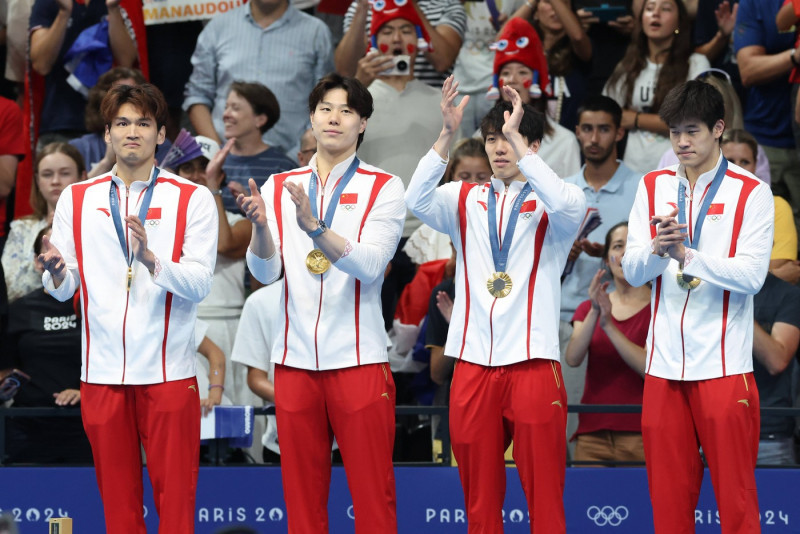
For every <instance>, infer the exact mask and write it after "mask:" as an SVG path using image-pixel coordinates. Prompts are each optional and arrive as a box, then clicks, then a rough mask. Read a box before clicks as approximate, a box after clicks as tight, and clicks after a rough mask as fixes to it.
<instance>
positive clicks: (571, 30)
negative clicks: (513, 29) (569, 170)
mask: <svg viewBox="0 0 800 534" xmlns="http://www.w3.org/2000/svg"><path fill="white" fill-rule="evenodd" d="M515 16H518V17H523V18H525V19H533V27H534V28H536V32H537V33H538V34H539V37H540V38H541V40H542V46H543V47H544V51H545V54H546V55H547V73H548V75H549V76H550V80H551V83H552V89H553V98H551V99H550V100H549V102H548V113H547V114H548V116H550V117H551V118H552V119H553V120H554V121H555V122H557V123H559V124H560V125H561V126H564V127H565V128H566V129H568V130H570V131H571V130H572V129H573V128H575V125H576V124H577V122H578V106H580V104H581V102H583V101H584V100H585V98H586V95H587V92H586V86H587V82H588V79H589V74H590V72H591V60H592V42H591V41H590V39H589V36H588V35H587V34H586V30H584V29H583V26H582V25H581V23H580V20H579V19H578V17H577V15H576V14H575V12H574V11H573V10H572V7H571V5H570V2H569V0H536V1H535V2H533V3H531V2H526V3H524V4H523V5H522V7H520V8H519V10H517V12H516V13H515Z"/></svg>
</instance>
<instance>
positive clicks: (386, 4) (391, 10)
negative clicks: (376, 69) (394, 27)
mask: <svg viewBox="0 0 800 534" xmlns="http://www.w3.org/2000/svg"><path fill="white" fill-rule="evenodd" d="M370 4H372V21H371V22H370V25H369V42H370V49H377V48H378V45H377V39H376V37H375V36H376V35H377V34H378V30H380V29H381V26H383V25H384V24H386V23H387V22H389V21H391V20H394V19H405V20H407V21H409V22H410V23H411V24H413V25H414V27H415V28H416V30H417V50H419V51H421V52H425V51H433V46H432V45H431V39H430V36H429V35H428V32H426V31H425V27H424V26H423V25H422V20H421V19H420V18H419V14H418V13H417V10H416V9H414V6H413V5H412V4H411V0H370ZM417 50H408V51H407V52H408V54H409V55H413V54H416V53H417ZM380 52H381V53H385V52H386V51H385V50H381V51H380Z"/></svg>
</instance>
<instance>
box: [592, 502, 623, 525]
mask: <svg viewBox="0 0 800 534" xmlns="http://www.w3.org/2000/svg"><path fill="white" fill-rule="evenodd" d="M586 517H588V518H589V519H591V520H592V521H594V524H595V525H597V526H598V527H604V526H606V525H608V526H610V527H618V526H619V525H620V523H622V522H623V521H625V520H626V519H628V508H627V507H626V506H617V507H616V508H614V507H613V506H603V507H600V506H590V507H589V508H588V509H587V510H586Z"/></svg>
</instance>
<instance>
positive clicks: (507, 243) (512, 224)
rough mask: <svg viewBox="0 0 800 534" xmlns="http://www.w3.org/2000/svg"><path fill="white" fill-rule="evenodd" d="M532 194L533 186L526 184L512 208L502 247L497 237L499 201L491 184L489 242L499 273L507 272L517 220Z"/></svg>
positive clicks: (496, 269)
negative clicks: (509, 252)
mask: <svg viewBox="0 0 800 534" xmlns="http://www.w3.org/2000/svg"><path fill="white" fill-rule="evenodd" d="M530 192H531V184H529V183H527V182H526V183H525V186H524V187H523V188H522V191H521V192H520V194H519V195H518V196H517V198H516V200H514V204H513V205H512V206H511V214H510V215H509V216H508V226H507V227H506V232H505V233H504V234H503V246H502V248H501V247H500V242H499V239H498V237H497V199H496V198H495V196H494V184H492V183H491V182H489V199H488V202H487V204H488V208H489V242H490V243H491V245H492V261H494V270H495V271H496V272H498V273H504V272H506V265H507V264H508V251H509V250H511V241H512V240H513V239H514V230H515V229H516V228H517V219H519V212H520V210H521V209H522V203H523V202H525V198H526V197H527V196H528V193H530Z"/></svg>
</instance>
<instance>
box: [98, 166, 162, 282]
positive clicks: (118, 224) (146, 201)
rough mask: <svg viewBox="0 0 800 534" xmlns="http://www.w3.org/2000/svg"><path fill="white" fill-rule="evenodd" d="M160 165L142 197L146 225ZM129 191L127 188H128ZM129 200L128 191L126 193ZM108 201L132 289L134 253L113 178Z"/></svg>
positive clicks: (142, 216)
mask: <svg viewBox="0 0 800 534" xmlns="http://www.w3.org/2000/svg"><path fill="white" fill-rule="evenodd" d="M158 172H159V170H158V167H154V168H153V175H152V176H151V177H150V182H151V183H150V185H149V186H148V187H147V191H146V192H145V194H144V198H143V199H142V205H141V206H140V207H139V220H140V221H141V222H142V226H144V223H145V221H146V220H147V211H148V210H149V209H150V201H151V200H152V199H153V190H154V189H155V188H156V178H157V177H158ZM126 191H127V188H126ZM125 196H126V202H127V193H126V195H125ZM108 202H109V204H110V205H111V218H112V219H114V228H115V229H116V230H117V238H118V239H119V246H120V247H122V255H123V256H125V261H126V262H127V264H128V278H127V282H126V284H127V285H126V287H127V290H128V291H130V290H131V284H132V283H133V267H132V266H133V253H132V252H131V251H130V250H128V240H127V237H126V234H125V231H124V230H123V226H122V214H121V213H120V209H119V195H118V193H117V184H116V183H115V182H114V180H113V179H112V180H111V187H110V189H109V191H108Z"/></svg>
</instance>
